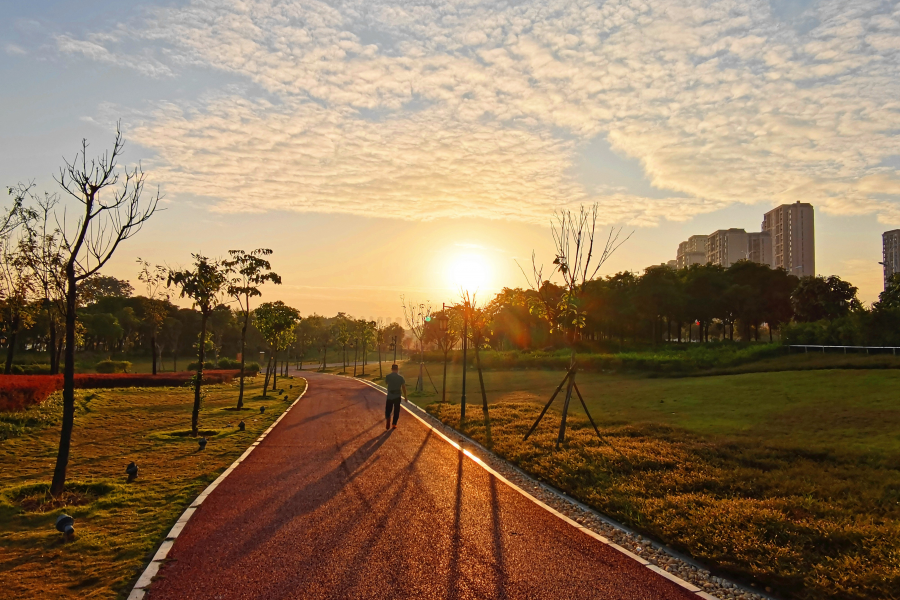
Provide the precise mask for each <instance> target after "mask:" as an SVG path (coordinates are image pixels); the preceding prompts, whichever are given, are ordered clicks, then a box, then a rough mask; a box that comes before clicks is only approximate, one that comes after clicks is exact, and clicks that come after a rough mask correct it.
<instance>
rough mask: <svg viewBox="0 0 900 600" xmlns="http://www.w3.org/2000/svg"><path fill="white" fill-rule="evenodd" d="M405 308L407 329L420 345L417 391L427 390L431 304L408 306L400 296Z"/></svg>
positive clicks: (412, 304) (426, 302) (404, 316)
mask: <svg viewBox="0 0 900 600" xmlns="http://www.w3.org/2000/svg"><path fill="white" fill-rule="evenodd" d="M400 303H401V305H402V306H403V318H404V319H406V329H407V330H408V331H410V332H411V333H412V334H413V337H414V338H415V339H416V342H418V344H419V357H420V358H419V378H418V379H417V380H416V391H417V392H422V391H424V390H425V373H424V369H425V343H424V337H425V324H426V323H427V322H428V321H429V320H431V303H430V302H428V301H427V300H426V301H425V302H423V303H419V304H415V303H410V304H409V305H408V306H407V302H406V298H405V297H404V296H400Z"/></svg>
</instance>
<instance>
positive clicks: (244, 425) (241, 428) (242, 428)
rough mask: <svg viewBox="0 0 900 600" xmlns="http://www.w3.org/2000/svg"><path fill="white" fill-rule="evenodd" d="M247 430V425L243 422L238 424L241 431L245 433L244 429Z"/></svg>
mask: <svg viewBox="0 0 900 600" xmlns="http://www.w3.org/2000/svg"><path fill="white" fill-rule="evenodd" d="M246 428H247V424H246V423H244V422H243V421H241V422H240V423H238V429H240V430H241V431H244V429H246Z"/></svg>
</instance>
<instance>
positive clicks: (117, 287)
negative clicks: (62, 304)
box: [78, 275, 134, 306]
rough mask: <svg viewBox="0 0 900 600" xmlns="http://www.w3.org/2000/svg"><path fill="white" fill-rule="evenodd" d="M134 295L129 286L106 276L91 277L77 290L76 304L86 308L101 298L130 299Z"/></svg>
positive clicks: (120, 280)
mask: <svg viewBox="0 0 900 600" xmlns="http://www.w3.org/2000/svg"><path fill="white" fill-rule="evenodd" d="M132 294H134V288H133V287H131V284H130V283H128V282H127V281H124V280H122V279H116V278H115V277H111V276H108V275H93V276H91V277H88V278H86V279H85V280H84V282H83V283H82V284H81V286H80V287H79V289H78V303H79V305H81V306H86V305H88V304H91V303H93V302H97V301H98V300H100V299H102V298H130V297H131V296H132Z"/></svg>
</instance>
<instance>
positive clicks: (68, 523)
mask: <svg viewBox="0 0 900 600" xmlns="http://www.w3.org/2000/svg"><path fill="white" fill-rule="evenodd" d="M56 530H57V531H58V532H60V533H61V534H63V539H66V540H71V539H72V538H73V537H75V519H74V518H72V517H70V516H69V515H66V514H62V515H59V516H58V517H57V518H56Z"/></svg>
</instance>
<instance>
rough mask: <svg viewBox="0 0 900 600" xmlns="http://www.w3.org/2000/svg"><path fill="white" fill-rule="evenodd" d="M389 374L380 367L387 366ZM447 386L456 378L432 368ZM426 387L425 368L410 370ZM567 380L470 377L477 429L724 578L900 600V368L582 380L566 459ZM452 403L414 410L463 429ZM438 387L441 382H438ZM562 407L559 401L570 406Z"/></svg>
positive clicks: (455, 384)
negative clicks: (562, 433)
mask: <svg viewBox="0 0 900 600" xmlns="http://www.w3.org/2000/svg"><path fill="white" fill-rule="evenodd" d="M376 366H377V365H376ZM428 366H429V369H430V371H431V376H432V378H433V379H434V382H435V384H436V386H437V388H438V390H440V389H441V382H440V375H441V372H440V367H439V366H436V365H428ZM402 371H403V373H404V375H405V376H406V378H407V382H408V383H409V386H410V388H412V386H413V385H414V383H415V379H416V375H417V373H418V367H417V366H414V365H404V366H403V370H402ZM563 375H564V373H562V372H555V371H519V370H517V371H487V372H485V385H486V388H487V395H488V401H489V402H490V412H489V419H485V418H484V417H483V413H482V411H481V393H480V389H479V387H478V376H477V372H475V371H474V370H470V371H469V374H468V385H467V387H468V390H467V396H468V398H467V420H466V423H465V424H464V425H463V426H462V429H463V430H464V431H465V432H466V433H467V434H469V435H471V436H472V437H474V438H475V439H477V440H479V441H480V442H482V443H484V444H485V445H487V446H488V447H491V448H492V449H493V450H494V451H495V452H497V453H498V454H500V455H501V456H504V457H505V458H507V459H509V460H510V461H512V462H514V463H516V464H518V465H519V466H520V467H522V468H523V469H525V470H526V471H528V472H530V473H532V474H533V475H535V476H537V477H538V478H540V479H542V480H544V481H547V482H548V483H551V484H553V485H554V486H556V487H558V488H560V489H562V490H564V491H566V492H567V493H569V494H571V495H572V496H574V497H577V498H579V499H580V500H582V501H584V502H586V503H588V504H590V505H592V506H594V507H596V508H598V509H599V510H601V511H602V512H604V513H606V514H609V515H611V516H613V517H615V518H617V519H619V520H621V521H622V522H624V523H626V524H628V525H630V526H633V527H635V528H637V529H639V530H641V531H643V532H646V533H648V534H650V535H652V536H654V537H656V538H658V539H660V540H662V541H664V542H666V543H668V544H670V545H672V546H673V547H675V548H677V549H679V550H682V551H684V552H686V553H689V554H691V555H693V556H695V557H697V558H698V559H700V560H702V561H704V562H705V563H707V564H708V565H711V566H714V567H717V568H719V569H720V570H721V571H722V572H724V573H727V574H729V575H731V576H734V577H737V578H739V579H742V580H744V581H746V582H748V583H749V582H752V583H755V584H756V585H757V586H759V587H766V586H768V587H771V588H773V589H774V590H775V592H776V593H778V594H780V595H783V596H785V597H791V598H802V599H810V600H811V599H814V598H815V599H818V598H835V599H837V598H841V599H851V598H852V599H856V598H880V599H891V598H900V403H898V402H897V390H898V389H900V371H897V370H885V369H881V370H874V369H865V370H862V369H857V370H854V369H847V368H844V369H841V370H817V371H793V372H768V373H747V374H736V375H723V376H708V377H688V378H678V379H662V378H647V377H637V376H625V375H609V374H607V375H604V374H597V373H581V374H579V376H578V382H579V388H580V389H581V391H582V394H583V395H584V396H585V399H586V401H587V402H588V406H589V409H590V410H591V413H592V415H593V416H594V419H595V420H596V421H597V422H598V425H599V426H600V428H601V432H602V433H603V435H604V441H603V442H601V441H599V440H598V439H597V437H596V435H595V433H594V432H593V430H592V429H591V428H590V425H589V424H588V422H587V420H586V419H585V418H584V417H583V416H582V415H583V411H582V410H581V407H580V405H579V404H578V401H577V398H576V399H573V405H572V406H573V411H572V412H573V413H574V415H573V418H571V420H570V424H571V427H570V433H569V439H568V441H567V442H566V443H565V444H564V445H563V447H562V448H561V449H560V450H558V451H557V450H555V449H554V444H555V440H556V434H557V432H558V428H559V413H558V412H556V411H554V410H551V412H550V413H548V416H547V417H546V418H545V420H544V421H543V422H542V423H541V425H540V426H539V427H538V430H537V432H536V433H535V434H534V435H533V436H532V437H531V438H530V439H529V440H528V441H527V442H523V441H522V437H523V436H524V434H525V432H526V431H527V430H528V428H529V427H530V426H531V423H532V422H533V420H534V419H535V418H536V416H537V414H538V412H539V410H540V406H541V404H542V403H543V402H545V401H546V400H547V399H548V398H549V396H550V394H552V392H553V390H554V389H555V387H556V385H558V383H559V381H560V380H561V379H562V377H563ZM448 380H449V381H448V389H447V396H448V400H451V401H452V402H451V403H448V404H441V403H439V402H435V401H436V400H439V399H440V395H439V394H434V391H433V389H432V390H431V394H426V395H414V397H413V399H414V400H415V401H416V402H418V403H419V404H421V405H423V406H425V407H426V408H427V409H428V410H429V411H430V412H432V413H433V414H435V415H437V416H439V417H440V418H441V419H442V420H444V421H445V422H447V423H448V424H450V425H453V426H454V427H457V428H459V427H460V423H459V405H458V402H459V395H460V391H461V390H460V383H461V373H460V370H459V367H451V369H450V373H449V376H448ZM426 386H427V387H426V390H428V389H429V387H430V384H429V382H428V379H427V378H426ZM561 404H562V397H560V398H558V399H557V401H556V403H555V405H554V406H555V408H556V409H557V410H558V409H559V407H561Z"/></svg>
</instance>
